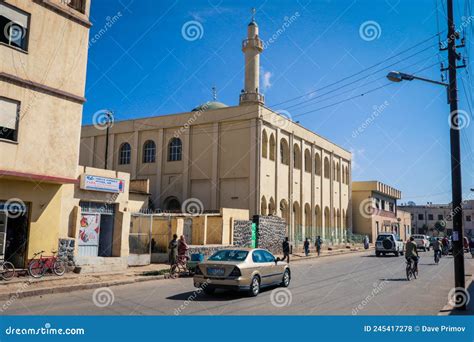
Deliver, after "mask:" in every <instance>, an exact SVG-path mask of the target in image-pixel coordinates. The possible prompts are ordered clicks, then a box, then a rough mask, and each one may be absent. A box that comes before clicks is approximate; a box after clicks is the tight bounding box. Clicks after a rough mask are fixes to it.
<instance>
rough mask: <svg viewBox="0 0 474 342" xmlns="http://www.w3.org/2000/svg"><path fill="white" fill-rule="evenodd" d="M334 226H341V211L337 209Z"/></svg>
mask: <svg viewBox="0 0 474 342" xmlns="http://www.w3.org/2000/svg"><path fill="white" fill-rule="evenodd" d="M336 227H337V228H341V211H340V210H339V209H337V213H336Z"/></svg>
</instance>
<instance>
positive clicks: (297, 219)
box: [293, 202, 303, 241]
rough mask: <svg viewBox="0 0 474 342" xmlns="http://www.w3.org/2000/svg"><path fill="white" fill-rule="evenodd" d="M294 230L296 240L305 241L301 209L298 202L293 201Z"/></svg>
mask: <svg viewBox="0 0 474 342" xmlns="http://www.w3.org/2000/svg"><path fill="white" fill-rule="evenodd" d="M293 231H294V239H295V240H296V241H303V227H302V226H301V209H300V204H299V203H298V202H294V203H293Z"/></svg>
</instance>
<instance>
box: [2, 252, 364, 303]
mask: <svg viewBox="0 0 474 342" xmlns="http://www.w3.org/2000/svg"><path fill="white" fill-rule="evenodd" d="M369 250H370V249H369ZM343 251H344V252H335V253H331V254H325V255H321V256H317V255H313V256H308V257H305V256H301V257H300V256H294V257H293V258H298V259H293V260H292V262H298V261H304V260H311V259H319V258H324V257H330V256H335V255H345V254H352V253H362V252H367V250H357V251H351V250H348V251H345V250H343ZM168 278H169V277H167V275H157V276H140V275H137V276H136V277H135V278H132V279H125V280H116V281H113V280H112V281H102V282H97V283H88V284H79V285H65V286H54V287H47V288H41V289H33V290H27V291H22V292H21V291H19V290H17V291H14V292H10V293H3V294H0V300H11V299H12V298H15V299H18V298H26V297H33V296H42V295H46V294H55V293H65V292H71V291H80V290H91V289H97V288H100V287H110V286H118V285H129V284H133V283H142V282H146V281H152V280H163V279H168ZM19 284H24V283H19Z"/></svg>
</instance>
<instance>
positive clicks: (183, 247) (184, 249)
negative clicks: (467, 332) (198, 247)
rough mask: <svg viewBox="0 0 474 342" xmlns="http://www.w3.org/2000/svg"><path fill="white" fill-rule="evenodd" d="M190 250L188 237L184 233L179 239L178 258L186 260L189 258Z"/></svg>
mask: <svg viewBox="0 0 474 342" xmlns="http://www.w3.org/2000/svg"><path fill="white" fill-rule="evenodd" d="M188 250H189V246H188V244H187V243H186V239H185V237H184V235H181V236H180V237H179V240H178V258H186V260H187V259H189V258H188V256H187V254H188Z"/></svg>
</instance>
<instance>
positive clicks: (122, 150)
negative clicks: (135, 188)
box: [80, 21, 351, 242]
mask: <svg viewBox="0 0 474 342" xmlns="http://www.w3.org/2000/svg"><path fill="white" fill-rule="evenodd" d="M242 51H243V53H244V55H245V81H244V89H243V90H242V92H241V94H240V104H239V105H238V106H227V105H225V104H222V103H220V102H217V101H215V100H214V101H211V102H207V103H204V104H202V105H201V106H199V107H197V108H195V109H193V110H191V111H189V112H185V113H179V114H173V115H167V116H159V117H149V118H144V119H137V120H127V121H121V122H115V123H114V125H113V127H111V129H110V134H109V140H108V141H109V146H108V151H110V153H109V154H108V158H107V159H108V160H107V162H108V165H109V167H110V168H112V169H114V170H118V171H121V172H127V173H130V174H131V179H134V180H135V179H149V181H150V193H151V195H152V199H153V204H154V207H155V208H157V209H158V208H159V209H163V210H181V209H183V208H182V207H183V206H185V205H186V204H187V203H189V201H187V200H188V199H197V200H198V201H197V202H198V203H202V205H201V206H202V209H205V210H219V209H220V208H237V209H248V210H249V212H250V215H256V214H262V215H278V216H281V217H283V218H285V219H286V221H287V222H288V225H289V235H290V236H291V238H292V239H293V240H295V241H301V240H302V239H303V238H304V237H306V236H308V237H311V238H314V237H315V236H317V235H321V236H322V237H324V238H325V239H328V240H332V241H333V242H338V241H341V240H342V239H343V238H344V236H345V233H346V230H347V229H348V228H350V222H351V210H350V208H351V189H350V184H351V179H350V178H351V172H350V170H351V153H350V152H348V151H347V150H345V149H343V148H341V147H340V146H337V145H336V144H334V143H332V142H330V141H329V140H327V139H325V138H323V137H321V136H319V135H318V134H316V133H314V132H311V131H310V130H308V129H306V128H305V127H303V126H301V125H299V124H298V123H296V122H293V121H291V120H289V119H288V118H286V117H284V116H282V115H280V114H278V113H277V112H275V111H273V110H271V109H270V108H267V107H265V105H264V96H263V95H262V94H261V93H260V91H259V75H258V71H259V55H260V53H262V51H263V44H262V41H261V40H260V37H259V32H258V26H257V24H256V23H255V22H254V21H252V22H251V23H250V24H249V26H248V32H247V39H245V40H244V41H243V44H242ZM105 142H106V132H105V131H104V130H102V129H98V128H97V125H95V126H94V125H91V126H85V127H83V130H82V135H81V149H80V163H81V165H88V166H93V167H102V166H103V165H104V158H105V157H104V156H105V150H106V149H105ZM194 202H196V201H194ZM183 211H185V210H183Z"/></svg>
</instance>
